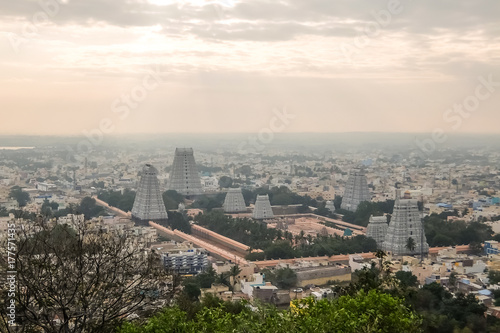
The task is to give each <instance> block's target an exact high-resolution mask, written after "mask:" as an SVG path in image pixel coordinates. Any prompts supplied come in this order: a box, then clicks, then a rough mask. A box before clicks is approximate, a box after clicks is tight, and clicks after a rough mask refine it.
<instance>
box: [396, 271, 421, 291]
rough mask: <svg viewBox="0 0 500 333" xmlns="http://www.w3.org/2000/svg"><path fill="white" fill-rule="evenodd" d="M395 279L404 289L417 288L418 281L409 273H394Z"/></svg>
mask: <svg viewBox="0 0 500 333" xmlns="http://www.w3.org/2000/svg"><path fill="white" fill-rule="evenodd" d="M396 279H397V280H398V281H399V285H400V286H401V287H402V288H404V289H406V288H409V287H417V286H418V279H417V277H416V276H415V275H413V274H412V273H411V272H404V271H398V272H397V273H396Z"/></svg>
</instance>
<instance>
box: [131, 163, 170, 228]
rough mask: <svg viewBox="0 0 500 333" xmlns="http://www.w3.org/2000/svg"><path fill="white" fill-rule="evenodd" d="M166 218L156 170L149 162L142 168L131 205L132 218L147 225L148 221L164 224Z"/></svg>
mask: <svg viewBox="0 0 500 333" xmlns="http://www.w3.org/2000/svg"><path fill="white" fill-rule="evenodd" d="M167 219H168V215H167V210H166V209H165V204H164V203H163V197H162V194H161V191H160V182H159V181H158V170H156V168H155V167H154V166H152V165H151V164H146V165H145V166H144V167H143V168H142V172H141V180H140V181H139V188H138V189H137V194H136V196H135V200H134V206H133V207H132V220H133V221H134V222H137V223H139V224H144V225H148V222H149V221H153V222H156V223H159V224H164V223H165V222H166V221H167Z"/></svg>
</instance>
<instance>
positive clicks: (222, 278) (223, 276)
mask: <svg viewBox="0 0 500 333" xmlns="http://www.w3.org/2000/svg"><path fill="white" fill-rule="evenodd" d="M228 278H229V274H228V273H227V272H224V273H220V274H219V275H217V277H216V278H215V283H218V284H223V285H225V286H228V287H231V283H229V279H228Z"/></svg>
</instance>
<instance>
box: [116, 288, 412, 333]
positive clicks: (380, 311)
mask: <svg viewBox="0 0 500 333" xmlns="http://www.w3.org/2000/svg"><path fill="white" fill-rule="evenodd" d="M211 303H212V305H211V306H207V305H205V306H203V308H202V309H201V310H200V311H199V312H198V313H197V314H196V316H195V318H193V319H190V318H189V316H188V315H187V313H186V312H185V311H182V310H181V309H180V308H179V307H170V308H166V309H164V310H163V311H162V312H161V313H160V314H158V315H156V316H155V317H153V318H151V319H149V320H147V321H146V322H143V323H138V324H131V323H126V324H125V325H123V326H122V327H121V329H120V330H119V331H118V332H119V333H139V332H141V333H149V332H151V333H153V332H164V333H168V332H172V333H173V332H179V333H180V332H192V333H195V332H220V333H223V332H255V333H257V332H259V333H263V332H272V333H290V332H316V333H327V332H343V333H358V332H387V333H390V332H406V333H417V332H421V330H420V326H421V320H420V318H419V317H418V316H417V315H416V314H415V313H414V312H412V311H411V310H409V309H408V308H407V307H406V306H405V305H404V304H403V302H402V301H401V300H399V299H396V298H394V297H392V296H390V295H388V294H384V293H381V292H379V291H376V290H372V291H370V292H368V293H366V292H364V291H360V292H358V293H357V294H356V295H353V296H342V297H340V298H339V299H336V300H333V301H330V300H326V299H324V300H321V301H315V300H313V299H312V298H307V299H303V300H295V301H293V302H292V305H291V309H290V310H287V311H279V310H277V309H276V308H274V307H258V308H256V309H254V310H252V309H251V308H250V307H247V306H234V305H233V306H231V307H229V306H228V304H222V303H220V302H219V303H217V302H211ZM243 305H244V304H243Z"/></svg>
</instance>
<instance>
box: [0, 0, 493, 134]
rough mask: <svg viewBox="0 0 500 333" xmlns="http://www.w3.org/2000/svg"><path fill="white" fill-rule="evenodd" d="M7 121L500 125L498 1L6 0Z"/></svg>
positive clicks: (31, 129)
mask: <svg viewBox="0 0 500 333" xmlns="http://www.w3.org/2000/svg"><path fill="white" fill-rule="evenodd" d="M0 4H1V5H0V110H1V111H0V115H1V121H0V134H3V135H5V134H26V135H30V134H36V135H82V134H85V135H92V133H97V132H100V133H104V134H106V135H113V134H128V133H235V132H248V133H261V132H262V133H264V132H269V131H271V132H286V133H293V132H411V133H413V132H426V133H427V132H433V131H438V132H445V133H500V129H499V126H498V124H499V123H500V112H499V111H500V110H499V105H500V20H499V19H498V18H499V17H500V1H498V0H474V1H470V0H440V1H435V0H421V1H417V0H400V1H398V0H385V1H381V0H240V1H238V0H213V1H204V0H179V1H175V0H40V1H38V0H16V1H8V0H0Z"/></svg>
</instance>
